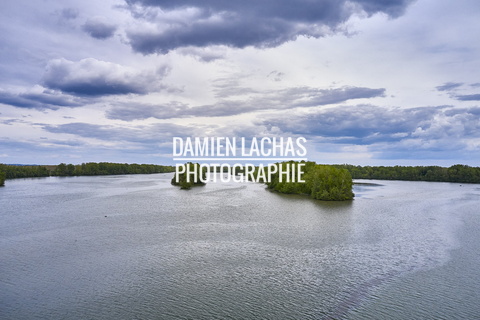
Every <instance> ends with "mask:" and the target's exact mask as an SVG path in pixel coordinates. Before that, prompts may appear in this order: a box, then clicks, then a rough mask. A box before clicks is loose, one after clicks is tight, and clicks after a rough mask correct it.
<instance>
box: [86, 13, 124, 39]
mask: <svg viewBox="0 0 480 320" xmlns="http://www.w3.org/2000/svg"><path fill="white" fill-rule="evenodd" d="M82 29H83V31H85V32H86V33H88V34H89V35H90V36H92V37H93V38H96V39H100V40H103V39H108V38H110V37H112V36H113V34H114V33H115V31H116V30H117V27H116V26H115V25H113V24H109V23H106V22H105V18H102V17H93V18H90V19H88V20H87V21H86V22H85V24H84V25H83V26H82Z"/></svg>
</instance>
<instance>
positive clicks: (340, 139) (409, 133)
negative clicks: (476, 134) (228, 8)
mask: <svg viewBox="0 0 480 320" xmlns="http://www.w3.org/2000/svg"><path fill="white" fill-rule="evenodd" d="M444 110H448V109H447V107H444V106H440V107H421V108H410V109H401V108H382V107H376V106H372V105H359V106H355V107H348V106H345V107H335V108H330V109H327V110H322V111H319V112H313V113H306V114H303V115H298V116H292V115H289V116H280V117H276V118H270V119H265V120H263V121H261V122H260V124H262V125H265V126H267V127H268V128H269V129H270V130H274V129H275V130H280V131H282V132H289V133H293V134H301V135H309V136H319V137H323V138H325V139H327V140H330V141H334V142H336V143H355V144H371V143H374V142H380V141H390V142H392V141H400V140H404V139H407V138H412V137H415V138H420V137H423V138H425V137H426V135H433V136H436V137H437V138H438V137H439V136H444V135H445V134H446V133H445V131H443V132H442V131H441V130H447V129H449V128H447V126H446V125H445V124H444V123H443V122H442V120H438V119H436V118H435V117H438V116H441V115H443V116H444V117H445V116H447V115H445V114H444ZM447 118H448V116H447ZM449 120H452V121H453V120H454V119H453V118H450V119H449ZM454 122H455V123H457V122H458V121H457V120H455V121H454ZM460 122H461V121H460ZM477 127H478V124H477ZM437 129H438V130H437ZM450 129H452V128H450ZM434 131H435V132H434ZM447 131H448V130H447ZM450 131H452V130H450ZM433 136H431V137H430V138H434V137H433Z"/></svg>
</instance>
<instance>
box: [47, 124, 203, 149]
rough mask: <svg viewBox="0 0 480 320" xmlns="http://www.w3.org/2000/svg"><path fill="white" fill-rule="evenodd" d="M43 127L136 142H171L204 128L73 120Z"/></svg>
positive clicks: (67, 132)
mask: <svg viewBox="0 0 480 320" xmlns="http://www.w3.org/2000/svg"><path fill="white" fill-rule="evenodd" d="M42 128H43V129H44V130H46V131H48V132H52V133H64V134H72V135H75V136H80V137H83V138H94V139H98V140H104V141H110V142H113V141H116V142H130V143H136V144H158V143H161V142H170V141H171V139H172V137H175V136H194V135H196V134H201V130H202V128H201V127H189V126H182V125H176V124H172V123H160V124H154V125H142V126H130V127H121V126H113V125H98V124H91V123H83V122H73V123H67V124H61V125H43V126H42Z"/></svg>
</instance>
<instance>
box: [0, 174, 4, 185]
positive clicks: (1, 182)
mask: <svg viewBox="0 0 480 320" xmlns="http://www.w3.org/2000/svg"><path fill="white" fill-rule="evenodd" d="M4 185H5V172H3V171H0V187H3V186H4Z"/></svg>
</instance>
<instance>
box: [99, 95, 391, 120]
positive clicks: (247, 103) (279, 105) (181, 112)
mask: <svg viewBox="0 0 480 320" xmlns="http://www.w3.org/2000/svg"><path fill="white" fill-rule="evenodd" d="M225 89H226V90H228V92H230V93H231V92H232V90H233V89H232V88H225ZM241 89H242V88H237V90H236V91H235V90H234V93H235V94H238V92H239V91H238V90H241ZM243 93H251V94H253V96H252V97H250V98H248V99H243V100H226V99H223V100H220V101H218V102H217V103H215V104H212V105H201V106H194V107H192V106H189V105H186V104H183V103H179V102H170V103H168V104H164V105H150V104H121V105H117V106H114V107H113V108H112V109H110V110H109V111H108V112H107V117H108V118H110V119H121V120H126V121H131V120H134V119H146V118H150V117H153V118H158V119H170V118H186V117H224V116H234V115H239V114H242V113H248V112H255V111H263V110H286V109H293V108H298V107H317V106H323V105H329V104H335V103H341V102H345V101H348V100H353V99H368V98H375V97H383V96H384V95H385V89H383V88H381V89H370V88H362V87H342V88H335V89H316V88H309V87H297V88H290V89H286V90H278V91H267V92H261V93H260V92H256V91H254V90H252V91H249V90H244V91H243ZM220 96H223V95H222V94H220Z"/></svg>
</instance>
